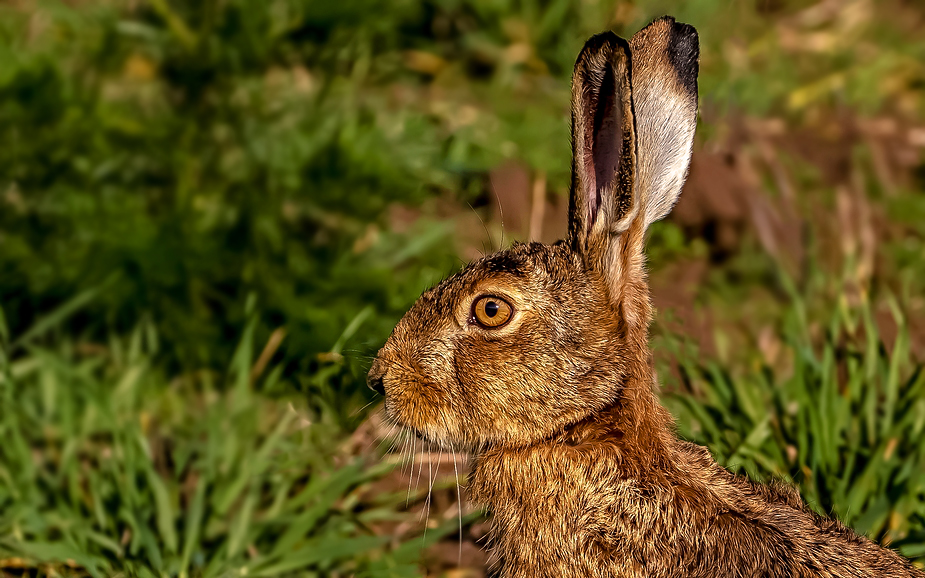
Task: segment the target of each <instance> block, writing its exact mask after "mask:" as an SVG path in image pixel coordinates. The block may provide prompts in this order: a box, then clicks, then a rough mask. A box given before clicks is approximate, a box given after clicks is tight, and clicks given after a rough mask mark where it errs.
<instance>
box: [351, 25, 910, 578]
mask: <svg viewBox="0 0 925 578" xmlns="http://www.w3.org/2000/svg"><path fill="white" fill-rule="evenodd" d="M696 75H697V37H696V32H695V31H694V30H693V28H691V27H689V26H686V25H682V24H678V23H676V22H674V20H672V19H670V18H663V19H661V20H657V21H655V22H653V23H652V24H651V25H650V26H648V27H647V28H645V29H644V30H642V31H640V32H639V33H638V34H637V35H636V36H634V37H633V39H632V40H631V41H630V43H626V42H625V41H623V40H621V39H619V38H617V37H616V36H614V35H613V34H609V33H605V34H602V35H598V36H596V37H594V38H592V39H591V40H589V41H588V43H587V44H586V46H585V48H584V50H583V51H582V54H581V55H580V56H579V58H578V62H577V63H576V66H575V75H574V77H573V110H572V123H573V124H572V127H573V149H574V158H573V182H572V197H571V204H570V217H569V219H570V220H569V237H568V239H567V240H565V241H560V242H559V243H556V244H555V245H551V246H550V245H541V244H538V243H531V244H517V245H515V246H513V247H512V248H510V249H508V250H506V251H502V252H499V253H496V254H494V255H490V256H487V257H485V258H482V259H480V260H478V261H476V262H474V263H471V264H470V265H469V266H468V267H466V268H465V269H464V270H463V271H462V272H460V273H458V274H456V275H454V276H452V277H450V278H449V279H447V280H445V281H443V282H442V283H440V284H439V285H438V286H437V287H435V288H433V289H431V290H429V291H427V292H426V293H424V295H422V296H421V298H420V299H419V300H418V302H417V303H415V304H414V306H413V307H412V308H411V310H410V311H409V312H408V314H407V315H405V317H404V318H403V319H402V320H401V321H400V322H399V324H398V325H397V326H396V328H395V330H394V332H393V333H392V336H391V337H390V338H389V340H388V342H387V343H386V344H385V346H384V347H383V348H382V350H381V351H380V352H379V355H378V357H377V359H376V361H375V362H374V363H373V366H372V368H371V369H370V374H369V382H370V385H371V386H372V387H374V388H375V389H377V390H381V391H383V392H384V393H385V396H386V399H385V408H386V412H387V413H388V415H389V416H391V417H392V418H393V419H395V420H396V421H397V422H398V423H400V424H402V425H404V426H407V427H410V428H412V429H414V430H415V431H416V432H417V433H418V434H419V435H422V436H424V437H426V438H428V439H431V440H435V441H439V442H441V443H445V444H450V445H453V446H456V447H460V448H467V449H470V450H472V451H474V452H475V455H476V465H475V470H474V472H473V475H472V479H471V484H470V488H469V490H470V494H471V497H472V499H473V500H475V501H476V502H478V503H480V504H484V505H486V506H487V507H488V509H489V510H490V511H491V514H492V523H493V528H494V529H493V534H492V547H493V548H494V549H495V550H496V553H497V554H498V557H499V559H500V560H501V564H502V567H501V575H502V576H504V577H508V578H512V577H528V576H529V577H542V576H550V577H552V576H561V577H576V578H577V577H579V576H582V577H584V576H593V577H604V576H650V577H669V576H692V577H697V576H703V577H708V576H709V577H713V576H724V577H725V576H730V577H732V576H741V577H745V576H768V577H778V576H779V577H783V576H831V577H849V576H850V577H861V576H878V577H887V576H925V573H922V572H919V571H918V570H915V569H914V568H913V567H912V566H911V565H910V564H909V563H908V562H907V561H905V560H904V559H902V558H901V557H900V556H898V555H897V554H896V553H894V552H892V551H890V550H888V549H884V548H881V547H880V546H878V545H877V544H875V543H874V542H871V541H870V540H868V539H866V538H864V537H862V536H858V535H857V534H855V533H854V532H852V531H851V530H850V529H847V528H845V527H844V526H842V525H841V524H839V523H838V522H837V521H834V520H829V519H825V518H822V517H820V516H818V515H816V514H814V513H813V512H812V511H810V510H809V509H808V508H806V507H805V506H804V504H803V502H802V501H801V499H800V497H799V494H798V493H797V492H796V491H795V490H793V489H792V488H789V487H786V486H783V485H771V486H762V485H759V484H755V483H752V482H750V481H748V480H746V479H743V478H737V477H735V476H734V475H732V474H731V473H729V472H728V471H727V470H725V469H723V468H722V467H720V466H719V465H718V464H717V463H716V462H715V461H714V460H713V458H712V457H711V456H710V454H709V452H708V451H707V450H706V449H704V448H702V447H699V446H696V445H694V444H690V443H687V442H684V441H682V440H679V439H678V438H677V437H676V436H675V434H674V428H673V424H672V420H671V417H670V416H669V414H668V413H667V412H666V411H665V410H664V409H663V408H662V407H661V405H660V404H659V403H658V399H657V396H656V394H655V389H656V383H655V378H654V374H653V371H652V360H651V353H650V350H649V347H648V325H649V322H650V319H651V316H652V308H651V305H650V302H649V292H648V285H647V283H646V276H645V268H644V253H643V243H644V239H645V231H646V228H647V227H648V225H649V224H650V223H651V222H652V221H653V220H655V219H658V218H660V217H662V216H664V215H665V214H666V213H667V212H668V211H669V210H670V208H671V206H672V205H673V204H674V202H675V200H676V199H677V195H678V194H679V193H680V188H681V184H682V183H683V180H684V177H685V176H686V172H687V166H688V162H689V159H690V147H691V142H692V138H693V127H694V125H695V122H696V110H697V100H696V98H697V97H696ZM484 295H491V296H493V297H497V298H501V299H504V300H506V301H507V302H508V303H510V304H511V305H512V307H513V310H514V314H513V316H512V317H511V320H510V321H509V322H508V323H507V324H505V325H503V326H501V327H499V328H494V329H488V328H484V327H481V326H480V325H479V324H478V323H476V322H475V320H474V318H473V317H472V306H473V302H474V301H475V300H476V299H477V298H478V297H481V296H484Z"/></svg>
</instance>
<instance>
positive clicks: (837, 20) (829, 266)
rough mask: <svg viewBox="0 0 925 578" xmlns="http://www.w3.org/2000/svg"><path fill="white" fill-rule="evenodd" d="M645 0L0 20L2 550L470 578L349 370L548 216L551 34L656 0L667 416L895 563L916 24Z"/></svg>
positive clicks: (576, 44)
mask: <svg viewBox="0 0 925 578" xmlns="http://www.w3.org/2000/svg"><path fill="white" fill-rule="evenodd" d="M673 4H674V3H663V2H658V1H656V0H644V1H638V2H613V1H610V0H588V1H584V2H574V1H568V0H542V1H541V0H517V1H515V0H425V1H423V2H421V1H412V0H392V1H390V2H369V1H366V0H364V1H360V0H341V1H339V2H335V3H330V2H307V1H304V0H271V1H264V0H260V1H258V0H227V1H219V0H214V1H213V0H208V1H204V2H189V3H184V2H178V1H176V0H143V1H137V2H136V1H131V2H130V1H124V2H123V1H118V0H116V1H108V0H91V1H88V2H77V3H60V2H52V1H39V0H22V1H20V2H13V3H7V4H4V5H2V6H0V142H3V143H4V144H3V146H2V147H0V439H3V440H4V442H3V444H0V573H4V572H6V573H11V574H14V575H20V574H22V575H35V574H40V573H42V574H44V573H49V574H51V573H57V574H65V575H85V574H89V575H94V576H104V575H114V574H123V575H145V576H147V575H183V576H193V575H195V576H213V575H228V574H244V573H247V574H249V575H276V574H306V575H319V576H320V575H324V576H338V575H340V576H347V575H379V576H404V575H407V576H415V575H420V574H421V572H428V573H430V574H439V573H441V572H444V573H446V574H447V575H455V576H459V575H480V573H481V572H482V571H483V570H482V567H481V564H482V563H483V561H484V558H483V557H479V556H478V555H476V554H475V553H477V552H478V546H477V545H473V544H472V542H473V541H474V540H475V539H476V538H477V537H478V536H479V533H480V522H479V519H480V517H479V513H478V512H472V511H468V510H466V508H465V507H464V506H462V505H460V504H457V503H456V502H455V500H456V499H457V494H456V486H455V484H452V483H449V482H447V481H446V479H443V478H439V479H438V473H434V472H430V475H428V471H427V470H428V469H429V466H428V468H423V467H422V465H421V462H420V460H418V459H417V458H416V461H415V462H414V463H413V464H412V467H411V468H409V469H410V470H411V472H410V474H409V472H407V471H403V470H401V469H400V468H394V467H393V464H394V463H396V462H400V461H401V460H400V459H393V458H395V456H392V455H391V454H389V452H390V450H389V446H390V445H391V444H390V441H389V435H390V434H389V432H387V431H380V430H379V429H377V428H376V427H373V426H371V425H370V424H371V423H374V421H375V414H373V421H370V420H367V419H366V418H367V416H368V415H369V413H370V411H371V410H370V409H369V407H364V404H367V403H368V402H370V401H374V400H373V396H372V394H371V393H369V392H368V391H366V389H365V386H364V385H363V382H364V373H365V369H366V365H367V364H368V358H369V356H370V355H373V354H374V352H375V350H376V348H377V347H378V345H379V344H381V343H382V341H383V340H384V339H385V337H386V336H387V334H388V332H389V331H390V329H391V327H392V326H393V325H394V323H395V322H396V321H397V320H398V318H399V317H400V316H401V314H402V313H403V312H404V311H405V309H406V308H407V307H408V306H409V305H410V303H411V302H412V301H413V300H414V299H415V298H416V297H417V295H418V294H419V293H420V291H421V290H422V289H424V288H425V287H427V286H428V285H430V284H431V283H433V282H435V281H437V280H438V279H440V278H441V277H442V276H444V275H445V274H447V273H449V272H451V271H453V270H454V269H455V268H457V267H458V266H459V264H460V259H462V260H465V259H468V258H470V257H472V256H473V255H477V254H478V253H479V251H484V250H488V249H491V248H496V247H497V246H498V245H499V244H500V243H505V244H507V243H510V242H511V241H512V240H514V239H525V238H528V237H533V238H541V239H544V240H549V239H551V238H554V237H555V235H556V232H557V229H556V226H562V225H561V224H560V225H556V223H557V222H558V221H557V211H561V207H562V204H563V199H564V195H565V194H566V189H567V183H568V171H569V165H568V159H569V150H568V125H567V123H566V122H565V120H564V119H565V115H566V114H567V110H568V104H567V102H568V79H569V74H570V71H571V65H572V63H573V60H574V57H575V55H576V54H577V52H578V50H579V48H580V46H581V44H582V42H583V41H584V39H585V38H587V37H588V36H589V35H591V34H593V33H595V32H598V31H600V30H601V29H603V28H605V27H610V28H612V29H614V30H616V31H617V32H618V33H622V34H624V35H629V34H631V33H632V32H633V31H634V30H636V29H638V28H639V27H640V26H642V25H644V24H645V23H646V22H647V21H648V20H650V19H651V18H653V17H655V16H658V15H661V14H663V13H666V12H670V13H673V14H674V15H675V16H676V17H677V18H678V19H679V20H682V21H686V22H690V23H692V24H694V25H695V26H696V27H697V28H698V30H699V31H700V35H701V44H702V58H701V82H700V92H701V110H702V122H701V126H700V127H699V129H698V130H699V139H700V140H699V142H698V146H697V154H696V158H695V166H694V170H693V172H692V175H691V182H690V184H689V186H688V189H687V190H686V192H685V196H684V200H682V204H681V205H680V206H679V207H678V210H677V211H676V212H675V214H674V215H673V216H672V217H671V218H670V219H669V220H668V221H666V222H663V223H659V224H658V225H657V226H656V227H655V230H654V231H653V233H652V236H651V239H650V254H651V257H652V269H653V274H652V281H653V287H654V291H655V302H656V305H657V306H658V307H659V317H658V320H657V326H656V328H655V332H656V335H655V345H656V353H657V359H658V363H659V365H660V375H662V376H663V381H664V382H665V388H666V392H667V395H666V402H667V403H668V404H669V406H670V407H671V409H672V410H673V411H674V413H675V414H676V415H677V417H678V424H679V430H680V431H681V433H682V435H684V436H686V437H689V438H690V439H694V440H696V441H698V442H700V443H704V444H706V445H708V446H709V447H710V448H711V450H712V451H714V453H715V455H716V456H717V457H718V459H720V460H722V461H724V462H725V463H727V464H728V465H730V467H733V468H742V469H744V470H745V471H747V472H748V474H749V475H752V476H754V477H757V478H768V477H785V478H789V479H791V480H793V481H794V482H795V483H797V484H798V485H799V486H800V489H801V491H802V493H803V495H804V496H805V497H806V498H807V500H809V502H810V503H811V504H812V505H813V507H815V508H817V509H818V510H819V511H821V512H826V513H830V512H832V513H835V514H837V515H838V516H839V517H841V518H842V519H843V520H845V521H846V522H847V523H849V524H851V525H853V526H854V527H856V528H858V529H859V530H860V531H862V532H865V533H867V534H868V535H869V536H871V537H873V538H876V539H879V540H885V541H887V542H889V543H890V544H891V545H892V546H893V547H896V548H898V549H900V551H901V552H903V553H904V554H906V555H907V556H910V557H913V558H916V559H918V560H919V562H920V563H925V450H923V445H922V444H921V443H920V441H921V439H922V438H923V429H925V375H923V371H922V363H923V360H925V321H923V320H925V302H923V300H922V298H921V295H923V294H925V265H923V263H925V259H923V257H925V233H923V231H922V229H921V225H920V223H921V222H922V218H923V216H925V197H923V196H922V195H921V194H920V192H921V190H922V188H923V187H925V180H923V174H925V172H923V167H925V162H923V158H922V149H923V147H925V99H923V98H922V90H923V87H925V65H923V63H925V40H923V39H922V38H921V36H920V34H918V30H920V29H921V27H922V26H923V25H925V11H923V10H922V9H921V7H917V6H915V5H913V3H910V2H903V1H901V0H891V1H890V2H888V3H887V4H888V5H889V6H888V9H887V8H884V7H883V6H881V5H880V4H876V5H875V3H874V2H873V1H872V0H822V1H820V2H813V1H809V2H804V1H797V0H780V1H766V0H761V1H758V0H756V1H755V2H739V3H734V4H730V3H728V2H715V1H712V0H705V1H702V2H696V3H686V4H683V5H681V6H675V5H673ZM537 191H538V192H537ZM724 195H725V196H724ZM685 203H688V205H686V206H685ZM499 204H500V205H501V209H502V211H499V209H498V205H499ZM502 213H503V217H502ZM373 407H375V406H373ZM411 449H413V450H415V451H416V448H411ZM383 454H386V455H383ZM454 463H455V462H454ZM415 466H417V469H416V470H415ZM422 472H423V473H422ZM437 472H439V468H438V471H437ZM409 476H410V477H412V478H416V481H415V480H409ZM422 478H423V479H424V480H425V483H424V486H425V487H424V488H420V487H415V488H410V489H409V482H411V481H415V486H417V485H418V484H419V483H420V482H421V480H422ZM431 486H432V487H433V492H431V491H430V490H431ZM446 504H450V505H452V504H456V505H455V507H450V506H446ZM422 509H430V510H432V513H431V514H430V515H424V516H423V518H424V519H423V520H421V519H419V517H420V516H419V515H420V513H421V511H422ZM460 513H462V514H463V515H464V519H463V520H462V521H460V520H458V519H457V518H456V516H457V515H459V514H460ZM425 528H427V530H426V534H424V532H423V530H424V529H425ZM460 541H461V542H463V543H462V544H458V542H460ZM447 545H450V546H451V547H450V548H444V549H443V550H441V549H440V547H441V546H447ZM457 546H458V547H459V548H460V549H458V550H457ZM464 546H465V547H467V548H468V549H465V550H464V549H461V548H463V547H464ZM444 550H449V553H444ZM460 559H461V560H460ZM456 566H459V567H460V568H462V570H459V569H453V568H455V567H456ZM454 572H455V574H451V573H454ZM461 572H463V573H462V574H460V573H461ZM464 572H469V573H470V574H465V573H464Z"/></svg>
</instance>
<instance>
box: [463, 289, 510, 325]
mask: <svg viewBox="0 0 925 578" xmlns="http://www.w3.org/2000/svg"><path fill="white" fill-rule="evenodd" d="M512 313H514V308H513V307H511V304H510V303H508V302H507V301H505V300H504V299H500V298H498V297H494V296H492V295H486V296H485V297H479V298H478V299H476V300H475V303H473V304H472V315H473V316H474V317H475V320H476V321H477V322H478V324H479V325H481V326H482V327H486V328H489V329H494V328H495V327H501V326H502V325H504V324H505V323H507V322H508V320H510V318H511V314H512Z"/></svg>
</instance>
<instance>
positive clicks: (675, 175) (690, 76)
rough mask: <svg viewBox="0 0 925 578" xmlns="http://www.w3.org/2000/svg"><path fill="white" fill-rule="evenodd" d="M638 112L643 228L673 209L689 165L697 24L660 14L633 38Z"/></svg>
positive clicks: (638, 183) (694, 106) (694, 109)
mask: <svg viewBox="0 0 925 578" xmlns="http://www.w3.org/2000/svg"><path fill="white" fill-rule="evenodd" d="M630 47H631V49H632V54H633V71H632V78H633V79H632V84H633V105H634V107H635V111H636V138H637V154H638V160H637V173H636V190H637V194H638V196H639V197H640V199H639V202H640V204H641V206H642V207H644V208H643V211H644V215H643V218H644V223H643V224H644V227H648V226H649V225H650V224H651V223H652V222H653V221H657V220H658V219H661V218H662V217H664V216H665V215H667V214H668V212H669V211H671V208H672V207H673V206H674V204H675V202H676V201H677V200H678V196H679V195H680V194H681V186H682V185H683V184H684V179H685V178H686V177H687V169H688V167H689V166H690V160H691V147H692V146H693V142H694V129H695V128H696V126H697V72H698V63H697V59H698V57H699V55H700V44H699V41H698V38H697V31H696V30H695V29H694V27H693V26H689V25H687V24H681V23H679V22H675V20H674V18H671V17H669V16H665V17H664V18H660V19H658V20H656V21H654V22H652V23H651V24H649V25H648V26H646V27H645V28H643V29H642V30H640V31H639V32H637V33H636V34H635V35H634V36H633V38H632V39H630Z"/></svg>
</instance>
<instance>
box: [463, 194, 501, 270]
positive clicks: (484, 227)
mask: <svg viewBox="0 0 925 578" xmlns="http://www.w3.org/2000/svg"><path fill="white" fill-rule="evenodd" d="M466 204H467V205H469V208H470V209H472V212H473V213H475V216H476V218H477V219H478V220H479V222H480V223H482V228H483V229H485V234H486V235H488V248H489V249H492V247H494V242H492V240H491V231H489V230H488V226H487V225H485V221H483V220H482V215H480V214H479V212H478V211H476V210H475V207H473V206H472V203H466ZM492 250H493V249H492ZM484 256H485V251H484V245H483V250H482V257H484Z"/></svg>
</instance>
